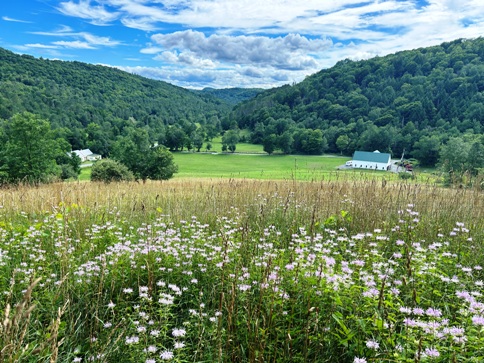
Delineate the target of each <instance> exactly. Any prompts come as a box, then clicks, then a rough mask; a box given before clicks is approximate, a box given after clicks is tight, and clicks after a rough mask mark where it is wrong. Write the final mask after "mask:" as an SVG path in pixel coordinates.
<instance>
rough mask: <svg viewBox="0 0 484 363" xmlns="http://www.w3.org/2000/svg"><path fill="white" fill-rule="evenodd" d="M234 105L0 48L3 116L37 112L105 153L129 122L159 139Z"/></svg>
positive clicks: (75, 140)
mask: <svg viewBox="0 0 484 363" xmlns="http://www.w3.org/2000/svg"><path fill="white" fill-rule="evenodd" d="M231 107H232V106H231V105H229V104H228V103H226V102H225V101H223V100H221V99H218V98H215V97H213V96H206V95H204V94H195V93H193V92H191V91H189V90H186V89H183V88H180V87H176V86H173V85H171V84H168V83H165V82H161V81H155V80H151V79H147V78H144V77H140V76H137V75H133V74H129V73H126V72H123V71H120V70H118V69H115V68H110V67H104V66H96V65H90V64H86V63H80V62H64V61H55V60H46V59H37V58H34V57H31V56H27V55H17V54H15V53H12V52H10V51H8V50H5V49H2V48H0V119H9V118H10V117H12V116H13V115H14V114H16V113H19V112H23V111H29V112H31V113H34V114H37V115H39V116H41V117H43V118H45V119H46V120H49V121H50V122H51V124H52V126H53V128H55V129H57V130H59V129H61V131H62V132H64V134H65V135H63V136H65V138H66V139H68V140H69V142H70V143H71V145H72V147H73V148H74V149H78V148H84V147H89V146H90V147H93V148H94V149H95V150H96V152H98V153H101V154H106V153H108V152H109V145H108V144H109V141H110V140H113V139H114V138H115V137H116V136H117V135H118V134H120V133H121V132H122V129H123V128H124V127H125V126H127V125H128V126H133V124H136V125H138V126H139V125H143V126H145V127H146V128H148V131H149V133H150V136H152V138H153V139H155V140H156V139H158V138H159V137H162V135H161V134H162V133H164V130H165V126H166V125H172V124H180V125H183V124H195V123H198V124H202V125H203V124H204V123H205V121H206V120H207V119H209V118H215V119H219V118H222V117H223V116H224V115H226V114H227V113H228V112H229V111H230V109H231ZM88 125H91V126H90V128H87V127H88ZM86 129H88V131H89V132H90V133H91V134H93V133H96V134H97V135H91V134H89V132H88V133H86ZM157 134H160V135H161V136H160V135H157ZM94 139H98V140H94Z"/></svg>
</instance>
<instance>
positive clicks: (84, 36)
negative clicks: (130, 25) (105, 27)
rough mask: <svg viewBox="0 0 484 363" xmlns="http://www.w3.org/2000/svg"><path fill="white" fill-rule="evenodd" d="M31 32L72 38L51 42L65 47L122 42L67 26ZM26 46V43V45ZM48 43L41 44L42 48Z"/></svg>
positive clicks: (109, 44)
mask: <svg viewBox="0 0 484 363" xmlns="http://www.w3.org/2000/svg"><path fill="white" fill-rule="evenodd" d="M32 34H36V35H43V36H50V37H62V38H67V39H74V40H64V41H56V42H52V44H55V45H57V46H62V47H65V48H77V49H96V48H99V47H100V46H101V47H114V46H117V45H120V44H122V43H121V42H120V41H118V40H113V39H111V38H109V37H100V36H97V35H94V34H91V33H87V32H74V31H73V30H72V28H70V27H68V26H62V27H61V28H59V29H57V30H54V31H50V32H32ZM26 46H27V45H26ZM48 46H49V45H48V44H46V45H43V47H44V48H46V47H48Z"/></svg>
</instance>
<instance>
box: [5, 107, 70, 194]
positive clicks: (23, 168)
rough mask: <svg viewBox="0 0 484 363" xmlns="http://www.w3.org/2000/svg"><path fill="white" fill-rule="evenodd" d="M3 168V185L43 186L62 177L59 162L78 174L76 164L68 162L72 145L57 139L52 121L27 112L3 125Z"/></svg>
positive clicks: (17, 115)
mask: <svg viewBox="0 0 484 363" xmlns="http://www.w3.org/2000/svg"><path fill="white" fill-rule="evenodd" d="M0 138H1V140H0V165H1V166H0V168H1V172H2V174H1V175H2V182H7V183H29V184H30V183H32V184H37V183H43V182H48V181H52V180H55V179H56V178H57V177H58V176H61V169H60V168H59V166H58V164H57V162H56V160H59V161H60V163H63V162H65V163H66V164H69V165H70V166H71V171H70V174H71V175H73V174H75V173H77V172H78V169H77V168H76V163H75V161H72V162H71V161H70V160H68V159H69V157H68V156H67V155H66V152H67V150H68V148H69V145H68V144H67V143H66V142H65V141H64V140H56V139H55V138H54V134H53V132H52V130H51V128H50V124H49V122H47V121H46V120H43V119H41V118H40V117H38V116H36V115H34V114H31V113H28V112H24V113H21V114H16V115H15V116H13V117H12V118H11V119H10V120H9V121H5V122H3V123H2V124H1V130H0Z"/></svg>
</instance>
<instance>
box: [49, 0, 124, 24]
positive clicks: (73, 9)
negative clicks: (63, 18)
mask: <svg viewBox="0 0 484 363" xmlns="http://www.w3.org/2000/svg"><path fill="white" fill-rule="evenodd" d="M94 3H95V2H94ZM57 9H58V10H59V11H60V12H61V13H62V14H64V15H68V16H74V17H77V18H81V19H86V20H89V22H90V23H91V24H94V25H106V24H109V23H111V22H112V21H114V20H116V19H117V18H118V13H117V12H110V11H109V10H106V9H105V7H104V6H103V5H98V6H91V1H90V0H79V2H74V1H67V2H62V3H60V4H59V7H58V8H57Z"/></svg>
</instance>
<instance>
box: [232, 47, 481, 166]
mask: <svg viewBox="0 0 484 363" xmlns="http://www.w3.org/2000/svg"><path fill="white" fill-rule="evenodd" d="M483 57H484V38H477V39H474V40H456V41H453V42H450V43H444V44H442V45H440V46H434V47H429V48H422V49H416V50H411V51H404V52H399V53H396V54H392V55H388V56H385V57H377V58H373V59H369V60H363V61H357V62H354V61H350V60H344V61H340V62H338V63H337V64H336V65H335V66H334V67H332V68H330V69H325V70H322V71H320V72H318V73H317V74H314V75H312V76H310V77H307V78H306V79H305V80H304V81H303V82H301V83H299V84H296V85H293V86H284V87H280V88H277V89H272V90H268V91H266V92H263V93H261V94H259V95H257V97H255V98H253V99H251V100H249V101H246V102H243V103H241V104H239V105H237V106H236V107H235V108H234V110H233V112H232V113H231V119H232V120H235V121H236V122H237V124H238V127H239V128H246V129H249V130H251V132H252V135H251V140H252V141H253V142H255V143H259V144H263V143H264V140H266V137H267V136H269V135H271V134H275V135H277V136H280V135H282V134H283V133H284V132H289V133H290V134H291V135H292V136H293V139H294V141H293V144H292V145H291V146H292V151H293V152H301V153H319V152H321V151H320V150H318V148H317V147H310V151H309V150H307V147H305V146H303V142H302V140H304V139H307V137H302V136H303V135H304V136H306V134H305V133H304V132H303V131H302V129H307V130H320V131H321V132H322V133H323V137H324V138H325V139H326V141H327V151H329V152H333V153H336V152H342V153H345V154H348V155H351V154H352V153H353V152H354V151H355V150H365V151H373V150H375V149H378V150H380V151H381V152H391V153H392V154H393V156H394V157H400V156H401V155H402V153H403V152H404V151H405V154H406V155H408V156H413V157H418V158H419V159H420V161H421V162H422V165H429V166H430V165H435V163H436V162H437V160H438V159H439V152H440V144H441V143H442V144H445V143H446V142H447V140H448V139H449V137H458V136H462V135H480V134H482V133H483V131H484V106H483V105H484V77H483V72H484V63H483ZM282 120H284V121H283V122H282V125H281V128H282V129H284V130H281V129H279V128H278V126H277V125H278V123H280V122H281V121H282ZM323 144H324V142H323ZM323 146H324V145H323ZM322 149H323V150H324V147H323V148H322ZM476 152H477V151H476Z"/></svg>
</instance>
